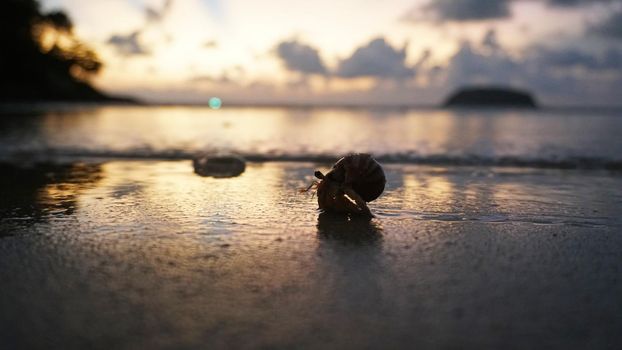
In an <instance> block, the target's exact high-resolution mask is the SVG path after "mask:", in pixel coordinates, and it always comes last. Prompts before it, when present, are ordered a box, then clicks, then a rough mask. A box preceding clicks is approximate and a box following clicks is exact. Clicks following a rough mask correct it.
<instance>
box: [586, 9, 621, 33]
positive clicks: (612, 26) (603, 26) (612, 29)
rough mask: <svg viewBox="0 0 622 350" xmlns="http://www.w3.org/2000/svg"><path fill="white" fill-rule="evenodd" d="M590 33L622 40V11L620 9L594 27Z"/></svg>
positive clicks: (590, 29)
mask: <svg viewBox="0 0 622 350" xmlns="http://www.w3.org/2000/svg"><path fill="white" fill-rule="evenodd" d="M588 32H589V33H591V34H596V35H600V36H603V37H606V38H612V39H622V9H618V10H617V11H615V12H613V13H612V14H611V15H610V16H609V17H607V18H606V19H605V20H604V21H603V22H601V23H598V24H595V25H592V26H591V27H590V28H589V30H588Z"/></svg>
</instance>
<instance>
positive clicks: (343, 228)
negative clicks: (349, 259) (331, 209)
mask: <svg viewBox="0 0 622 350" xmlns="http://www.w3.org/2000/svg"><path fill="white" fill-rule="evenodd" d="M317 233H318V237H319V238H320V239H332V240H336V241H340V242H343V243H353V244H367V243H375V242H378V241H380V240H381V239H382V227H380V226H379V225H378V224H377V223H376V222H374V220H372V219H370V218H368V217H365V216H356V215H352V216H350V215H343V214H334V213H325V212H322V213H320V214H319V215H318V219H317Z"/></svg>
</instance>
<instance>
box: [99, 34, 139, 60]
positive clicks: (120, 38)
mask: <svg viewBox="0 0 622 350" xmlns="http://www.w3.org/2000/svg"><path fill="white" fill-rule="evenodd" d="M107 43H108V44H110V45H112V46H114V47H115V48H116V49H117V52H118V53H119V54H121V55H123V56H136V55H148V54H149V50H148V49H147V48H146V47H144V46H143V45H142V44H141V43H140V31H135V32H133V33H130V34H128V35H118V34H117V35H113V36H111V37H110V39H108V41H107Z"/></svg>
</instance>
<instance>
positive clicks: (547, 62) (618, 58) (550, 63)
mask: <svg viewBox="0 0 622 350" xmlns="http://www.w3.org/2000/svg"><path fill="white" fill-rule="evenodd" d="M535 57H536V59H537V61H538V63H539V64H540V65H542V66H545V67H554V68H561V69H565V68H568V69H572V68H582V69H585V70H593V71H599V70H622V52H621V51H620V50H618V49H615V48H609V49H607V50H605V51H604V52H603V53H600V54H597V53H593V52H585V51H582V50H579V49H576V48H563V49H557V50H550V49H545V48H541V49H539V50H538V52H537V53H536V54H535Z"/></svg>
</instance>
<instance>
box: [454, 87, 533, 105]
mask: <svg viewBox="0 0 622 350" xmlns="http://www.w3.org/2000/svg"><path fill="white" fill-rule="evenodd" d="M443 105H444V106H445V107H520V108H536V107H537V104H536V101H535V99H534V98H533V96H532V95H531V94H530V93H529V92H526V91H521V90H516V89H512V88H507V87H495V86H488V87H467V88H462V89H460V90H458V91H456V92H454V93H453V94H451V95H450V96H449V98H448V99H447V100H446V101H445V103H444V104H443Z"/></svg>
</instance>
